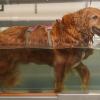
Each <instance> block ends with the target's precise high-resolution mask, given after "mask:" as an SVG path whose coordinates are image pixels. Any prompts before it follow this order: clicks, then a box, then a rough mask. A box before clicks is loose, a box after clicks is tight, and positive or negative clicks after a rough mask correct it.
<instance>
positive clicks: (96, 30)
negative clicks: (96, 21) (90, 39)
mask: <svg viewBox="0 0 100 100" xmlns="http://www.w3.org/2000/svg"><path fill="white" fill-rule="evenodd" d="M92 32H93V33H94V34H97V35H98V36H100V26H99V27H96V26H93V27H92Z"/></svg>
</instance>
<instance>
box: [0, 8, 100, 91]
mask: <svg viewBox="0 0 100 100" xmlns="http://www.w3.org/2000/svg"><path fill="white" fill-rule="evenodd" d="M94 34H97V35H99V36H100V10H99V9H97V8H84V9H81V10H79V11H77V12H74V13H70V14H67V15H64V16H63V17H62V19H61V20H56V21H55V22H54V24H53V25H52V27H51V29H50V28H48V27H47V28H46V26H43V25H38V26H35V27H32V26H12V27H10V28H8V29H6V30H4V31H2V32H0V48H1V49H0V83H1V84H3V85H4V86H7V87H9V86H13V85H15V84H16V80H17V74H18V73H17V64H18V63H30V62H31V63H36V64H47V65H50V66H53V68H54V72H55V92H61V91H62V90H63V86H64V84H63V82H64V78H65V74H67V73H69V72H70V71H71V70H73V69H75V70H76V71H77V73H78V74H79V75H80V77H81V81H82V85H83V87H84V88H86V87H87V86H88V84H89V79H90V73H89V70H88V68H87V66H86V65H84V64H83V63H82V60H84V59H86V58H87V57H88V56H89V55H91V54H92V53H93V49H92V48H91V45H92V43H93V36H94Z"/></svg>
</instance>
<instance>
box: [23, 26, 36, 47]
mask: <svg viewBox="0 0 100 100" xmlns="http://www.w3.org/2000/svg"><path fill="white" fill-rule="evenodd" d="M34 29H35V28H34V27H29V28H28V29H27V30H26V32H25V47H26V48H28V47H29V41H30V35H31V33H32V32H33V31H34Z"/></svg>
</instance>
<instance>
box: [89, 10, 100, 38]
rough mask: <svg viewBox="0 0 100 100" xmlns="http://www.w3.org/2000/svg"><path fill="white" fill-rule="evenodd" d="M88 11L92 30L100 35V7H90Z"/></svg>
mask: <svg viewBox="0 0 100 100" xmlns="http://www.w3.org/2000/svg"><path fill="white" fill-rule="evenodd" d="M87 13H88V20H89V28H90V30H91V32H92V33H93V34H97V35H98V36H100V9H96V8H88V9H87Z"/></svg>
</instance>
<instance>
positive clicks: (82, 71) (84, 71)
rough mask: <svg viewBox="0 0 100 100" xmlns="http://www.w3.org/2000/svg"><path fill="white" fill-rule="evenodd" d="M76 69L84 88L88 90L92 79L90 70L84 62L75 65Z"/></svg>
mask: <svg viewBox="0 0 100 100" xmlns="http://www.w3.org/2000/svg"><path fill="white" fill-rule="evenodd" d="M75 69H76V71H77V72H78V74H79V75H80V78H81V81H82V87H83V89H84V90H87V88H88V85H89V80H90V72H89V69H88V68H87V66H86V65H84V64H83V63H82V62H81V63H80V64H79V65H78V66H77V67H75Z"/></svg>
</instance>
